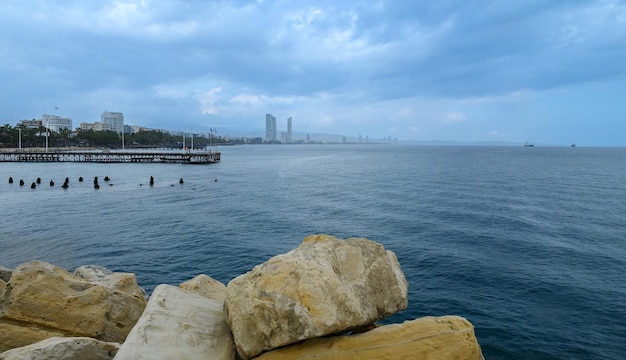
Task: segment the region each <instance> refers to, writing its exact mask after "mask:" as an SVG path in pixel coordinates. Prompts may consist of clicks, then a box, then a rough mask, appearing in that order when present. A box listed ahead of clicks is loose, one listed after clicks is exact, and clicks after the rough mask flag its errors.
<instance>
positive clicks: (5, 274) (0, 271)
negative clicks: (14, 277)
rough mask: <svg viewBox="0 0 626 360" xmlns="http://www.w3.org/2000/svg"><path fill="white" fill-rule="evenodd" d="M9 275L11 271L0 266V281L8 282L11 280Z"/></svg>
mask: <svg viewBox="0 0 626 360" xmlns="http://www.w3.org/2000/svg"><path fill="white" fill-rule="evenodd" d="M11 273H13V270H11V269H8V268H5V267H4V266H1V265H0V280H2V281H5V282H8V281H9V279H10V278H11Z"/></svg>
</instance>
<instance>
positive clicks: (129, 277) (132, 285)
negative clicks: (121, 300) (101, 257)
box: [74, 265, 148, 301]
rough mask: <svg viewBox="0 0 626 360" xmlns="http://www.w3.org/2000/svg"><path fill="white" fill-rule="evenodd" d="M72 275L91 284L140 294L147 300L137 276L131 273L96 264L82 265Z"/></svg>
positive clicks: (135, 294) (136, 294)
mask: <svg viewBox="0 0 626 360" xmlns="http://www.w3.org/2000/svg"><path fill="white" fill-rule="evenodd" d="M74 276H77V277H79V278H81V279H85V280H87V281H89V282H90V283H92V284H97V285H102V286H104V287H105V288H109V289H112V290H119V291H121V292H123V293H126V294H130V295H132V296H141V297H143V298H144V299H146V301H147V300H148V294H147V293H146V291H145V290H144V289H143V288H141V287H139V285H137V276H136V275H135V274H133V273H122V272H113V271H111V270H109V269H107V268H105V267H103V266H97V265H83V266H80V267H78V268H76V270H74Z"/></svg>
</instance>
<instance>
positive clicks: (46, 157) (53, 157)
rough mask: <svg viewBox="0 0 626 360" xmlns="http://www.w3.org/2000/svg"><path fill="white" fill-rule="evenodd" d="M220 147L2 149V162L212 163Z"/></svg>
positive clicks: (215, 161) (218, 159) (214, 161)
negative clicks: (183, 149) (202, 148)
mask: <svg viewBox="0 0 626 360" xmlns="http://www.w3.org/2000/svg"><path fill="white" fill-rule="evenodd" d="M220 157H221V153H220V152H219V151H217V150H202V151H199V150H185V151H182V150H157V151H155V150H109V149H89V150H67V149H48V151H47V152H46V151H41V149H30V148H29V149H2V150H1V151H0V162H96V163H180V164H211V163H217V162H219V161H220Z"/></svg>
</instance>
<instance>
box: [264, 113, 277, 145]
mask: <svg viewBox="0 0 626 360" xmlns="http://www.w3.org/2000/svg"><path fill="white" fill-rule="evenodd" d="M265 141H267V142H273V141H276V117H275V116H272V114H265Z"/></svg>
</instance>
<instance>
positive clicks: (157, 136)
mask: <svg viewBox="0 0 626 360" xmlns="http://www.w3.org/2000/svg"><path fill="white" fill-rule="evenodd" d="M20 132H21V144H22V147H23V148H28V147H45V146H46V128H45V127H44V126H39V127H38V128H26V127H20V126H18V127H13V126H11V125H9V124H5V125H4V126H2V127H0V147H3V148H16V147H18V146H19V141H20ZM47 138H48V146H49V147H67V146H79V147H109V148H121V147H122V134H120V133H117V132H115V131H108V130H107V131H94V130H78V131H77V132H76V133H72V131H70V130H69V129H61V130H60V131H53V130H48V135H47ZM220 143H221V144H223V143H225V142H224V141H223V140H222V139H221V138H219V137H215V136H213V137H211V139H209V138H207V137H204V136H202V137H194V138H193V145H194V147H204V146H208V145H216V144H220ZM182 144H183V137H182V135H172V134H168V133H165V132H162V131H157V130H147V131H140V132H137V133H134V134H124V147H125V148H133V147H171V148H177V147H181V146H182ZM185 144H186V146H188V147H191V139H190V137H189V136H186V138H185Z"/></svg>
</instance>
